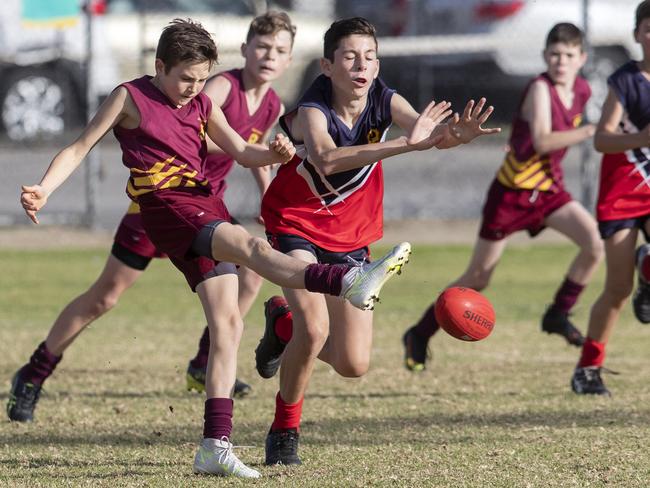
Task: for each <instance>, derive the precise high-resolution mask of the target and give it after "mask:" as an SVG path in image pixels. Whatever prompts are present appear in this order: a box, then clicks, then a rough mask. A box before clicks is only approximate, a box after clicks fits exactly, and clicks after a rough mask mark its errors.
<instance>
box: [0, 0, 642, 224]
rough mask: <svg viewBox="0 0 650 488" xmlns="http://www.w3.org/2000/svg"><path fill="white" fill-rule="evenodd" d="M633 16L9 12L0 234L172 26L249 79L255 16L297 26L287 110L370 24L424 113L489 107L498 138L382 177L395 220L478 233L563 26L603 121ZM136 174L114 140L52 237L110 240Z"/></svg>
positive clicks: (455, 3)
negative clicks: (348, 27)
mask: <svg viewBox="0 0 650 488" xmlns="http://www.w3.org/2000/svg"><path fill="white" fill-rule="evenodd" d="M637 3H638V1H637V0H615V1H614V0H350V1H347V0H275V1H268V2H267V1H264V0H87V1H83V0H82V1H80V0H56V1H52V0H3V8H2V9H1V10H0V168H2V175H3V181H2V182H1V183H0V188H1V191H0V225H3V226H13V225H17V224H28V220H27V219H26V217H25V216H24V214H23V212H22V209H21V208H20V206H19V203H18V196H19V192H20V184H31V183H35V182H38V180H39V179H40V177H41V175H42V174H43V171H44V170H45V168H46V167H47V165H48V164H49V162H50V160H51V159H52V157H53V156H54V155H55V154H56V152H57V151H58V150H59V149H60V148H61V147H63V145H65V144H67V143H69V142H70V141H72V140H73V139H74V137H75V136H76V134H77V133H78V130H79V129H80V128H81V127H82V126H83V124H84V123H85V121H86V120H87V117H88V116H89V115H90V114H92V113H93V112H94V111H95V110H96V108H97V105H98V104H99V103H100V102H101V100H102V99H103V97H105V96H106V95H107V93H109V92H110V90H111V89H113V88H114V87H115V86H116V85H117V84H119V83H120V82H121V81H125V80H130V79H133V78H136V77H138V76H140V75H142V74H144V73H150V74H152V71H153V64H154V50H155V45H156V42H157V39H158V36H159V34H160V31H161V30H162V28H163V27H164V26H165V25H166V24H167V23H168V22H169V21H170V20H172V19H173V18H176V17H182V18H188V17H190V18H192V19H195V20H198V21H200V22H201V23H202V24H203V25H204V26H205V27H206V28H207V29H208V30H209V31H210V32H211V33H213V35H214V37H215V39H216V41H217V45H218V47H219V50H220V65H219V66H218V67H217V70H219V71H221V70H226V69H230V68H232V67H238V66H241V64H242V62H243V59H242V58H241V56H240V54H239V48H240V45H241V43H242V41H243V40H244V39H245V35H246V32H247V30H248V25H249V23H250V21H251V20H252V18H253V17H254V16H255V15H258V14H260V13H263V12H264V11H266V10H267V9H280V10H285V11H287V12H288V13H289V15H290V16H291V18H292V20H293V22H294V24H295V25H296V26H297V36H296V43H295V47H294V61H293V64H292V67H291V68H290V70H289V71H288V72H287V74H286V75H285V76H284V77H283V78H282V79H281V80H279V81H278V82H277V83H276V85H275V89H276V91H278V93H279V94H280V96H281V97H282V99H283V101H284V103H285V105H286V106H287V108H291V107H292V105H293V104H294V103H295V101H296V99H297V98H298V97H299V96H300V94H301V92H302V91H303V90H304V89H305V88H306V87H307V86H308V85H309V84H310V83H311V81H312V80H313V78H314V77H315V76H317V75H318V74H319V72H320V70H319V62H318V59H319V57H320V56H321V53H322V38H323V33H324V32H325V30H326V29H327V28H328V27H329V25H330V24H331V22H332V21H333V20H334V19H336V18H342V17H350V16H363V17H366V18H368V19H369V20H370V21H372V22H373V23H374V24H375V25H376V27H377V31H378V34H379V36H380V38H379V56H380V59H381V76H382V77H383V78H384V80H385V81H386V82H387V83H388V85H389V86H391V87H393V88H395V89H396V90H397V91H398V92H399V93H401V94H402V95H404V96H405V97H406V98H407V99H408V100H409V101H410V102H411V103H412V104H413V105H414V106H415V107H416V109H420V108H422V107H423V106H424V105H425V104H426V103H428V102H429V101H430V100H431V99H436V100H443V99H445V100H450V101H451V102H452V104H453V105H454V107H455V108H456V109H457V110H461V109H462V107H463V106H464V104H465V103H466V101H467V100H468V99H470V98H478V97H481V96H485V97H487V98H488V100H489V103H490V104H492V105H494V106H495V113H494V116H493V120H492V121H491V125H499V126H501V127H502V128H503V129H504V133H503V134H502V135H501V136H496V137H490V138H483V139H480V140H477V141H475V142H474V143H472V144H470V145H468V146H466V147H463V148H459V149H456V150H453V151H429V152H426V153H412V154H409V155H405V156H401V157H396V158H391V159H390V160H388V161H386V163H385V171H386V199H385V212H386V218H387V219H388V220H391V219H393V220H397V219H422V220H431V219H436V220H440V219H442V220H464V219H477V218H478V217H479V216H480V209H481V205H482V202H483V197H484V193H485V190H486V189H487V187H488V185H489V184H490V182H491V179H492V177H493V175H494V173H495V171H496V169H497V168H498V166H499V164H500V163H501V160H502V158H503V153H504V148H505V146H506V143H507V136H508V131H509V123H510V120H511V118H512V115H513V113H514V111H515V110H516V108H517V104H518V102H519V99H520V95H521V92H522V90H523V87H524V85H525V83H526V82H527V81H528V80H529V79H530V78H531V77H533V76H535V75H536V74H537V73H539V72H541V71H543V70H544V64H543V60H542V56H541V51H542V49H543V47H544V40H545V37H546V34H547V32H548V30H549V29H550V28H551V27H552V25H553V24H555V23H557V22H560V21H569V22H573V23H575V24H577V25H579V26H580V27H582V28H583V29H585V31H586V32H587V38H588V41H589V45H588V52H589V56H590V58H589V59H590V60H589V63H588V65H587V66H586V68H585V70H584V75H585V76H586V77H587V78H588V79H589V80H590V83H591V85H592V90H593V94H594V95H593V99H592V102H591V104H590V106H589V109H588V112H587V116H588V119H590V120H591V121H597V119H598V114H599V111H600V105H601V104H602V101H603V99H604V96H605V94H606V91H607V85H606V79H607V76H608V75H609V74H611V73H612V72H613V71H614V69H615V68H616V67H618V66H619V65H621V64H622V63H623V62H625V61H626V60H628V59H630V58H638V57H639V56H640V51H639V49H638V46H637V45H636V44H635V42H634V38H633V35H632V30H633V28H634V10H635V8H636V5H637ZM598 161H599V158H598V155H597V154H595V153H594V152H593V150H592V149H591V147H590V144H585V145H584V146H582V147H580V148H574V149H573V150H572V151H570V154H569V156H568V158H567V160H566V164H565V170H566V173H567V183H568V187H569V189H570V190H571V191H572V192H573V193H574V196H575V197H576V198H578V199H580V200H582V201H583V203H585V204H586V205H587V207H588V208H590V209H591V208H592V206H593V202H594V198H595V192H596V190H595V188H596V184H597V177H598V175H597V171H598V169H597V168H598ZM127 177H128V173H127V171H126V169H125V168H124V167H123V166H122V164H121V161H120V152H119V149H118V147H117V143H116V141H115V140H114V138H113V136H112V135H110V134H109V135H108V136H107V137H105V140H104V141H103V142H102V143H101V144H100V145H98V147H96V148H95V149H94V150H93V152H92V153H91V155H90V156H89V158H88V161H87V163H86V164H85V165H84V167H82V168H80V169H79V170H78V171H77V172H76V173H75V174H74V175H73V177H72V178H71V179H70V180H69V181H68V182H67V183H66V184H65V185H64V186H63V187H62V188H61V189H60V190H59V191H58V192H57V193H55V194H54V196H53V197H52V198H51V199H50V201H49V203H48V207H47V208H46V209H45V211H44V212H43V214H42V217H41V221H42V222H43V223H45V224H63V225H72V226H87V227H90V228H94V229H106V230H110V229H113V228H114V227H115V225H116V224H117V222H118V221H119V218H120V217H121V216H122V214H123V213H124V211H125V209H126V207H127V205H128V202H127V197H126V195H125V193H124V186H125V182H126V179H127ZM226 198H227V203H228V205H229V208H230V209H231V212H232V213H233V215H235V216H237V217H238V218H242V219H253V218H254V217H255V216H256V215H257V212H258V210H259V197H258V195H257V190H256V187H255V184H254V181H253V179H252V177H250V175H249V174H247V172H246V171H245V170H242V169H240V168H237V169H236V171H235V172H234V173H233V175H232V177H231V178H230V180H229V190H228V192H227V195H226Z"/></svg>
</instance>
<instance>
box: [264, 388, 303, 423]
mask: <svg viewBox="0 0 650 488" xmlns="http://www.w3.org/2000/svg"><path fill="white" fill-rule="evenodd" d="M303 400H304V397H303V398H301V399H300V401H299V402H298V403H285V402H284V400H283V399H282V397H281V396H280V392H278V394H277V395H276V396H275V419H274V420H273V424H272V425H271V430H272V431H274V432H275V431H277V430H286V429H296V430H300V416H301V415H302V402H303Z"/></svg>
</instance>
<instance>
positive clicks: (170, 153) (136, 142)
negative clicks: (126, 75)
mask: <svg viewBox="0 0 650 488" xmlns="http://www.w3.org/2000/svg"><path fill="white" fill-rule="evenodd" d="M122 86H124V87H126V89H127V90H128V91H129V95H131V98H132V99H133V103H135V105H136V107H137V108H138V111H139V112H140V125H139V127H137V128H135V129H125V128H123V127H120V126H115V128H114V129H113V133H114V134H115V137H116V138H117V140H118V142H119V143H120V147H121V148H122V162H123V163H124V165H125V166H126V167H127V168H129V170H130V171H131V176H130V177H129V181H128V183H127V187H126V192H127V194H128V195H129V197H130V198H131V199H133V200H137V197H138V196H139V195H142V194H144V193H148V192H151V191H156V190H163V189H165V188H183V187H186V188H187V187H206V191H209V183H208V179H207V178H206V176H205V174H204V172H203V166H204V161H205V157H206V155H207V146H206V142H205V127H206V125H207V121H208V119H209V117H210V112H211V110H212V102H211V101H210V98H209V97H208V96H207V95H205V94H204V93H199V94H198V95H197V96H196V97H194V98H193V99H192V100H191V101H190V102H189V103H188V104H187V105H185V106H183V107H181V108H177V107H175V106H174V105H173V104H172V103H171V101H170V100H169V99H168V98H167V97H166V96H165V95H164V93H162V92H161V91H160V90H159V89H158V88H156V87H155V86H154V85H153V84H152V83H151V76H143V77H142V78H138V79H136V80H132V81H129V82H127V83H124V84H122Z"/></svg>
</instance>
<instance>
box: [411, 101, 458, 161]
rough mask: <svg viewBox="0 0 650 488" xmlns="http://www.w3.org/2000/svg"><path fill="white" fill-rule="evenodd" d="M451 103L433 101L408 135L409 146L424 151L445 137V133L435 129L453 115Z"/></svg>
mask: <svg viewBox="0 0 650 488" xmlns="http://www.w3.org/2000/svg"><path fill="white" fill-rule="evenodd" d="M449 107H451V103H449V102H444V101H443V102H440V103H436V102H435V101H432V102H431V103H430V104H429V105H427V106H426V108H425V109H424V110H423V111H422V113H421V114H420V116H419V117H418V119H417V120H416V121H415V125H414V126H413V129H412V130H411V133H410V134H409V135H408V137H407V139H406V142H407V144H408V145H409V146H413V147H414V148H415V149H416V150H417V151H424V150H426V149H431V148H432V147H433V146H435V145H436V144H439V143H440V142H442V140H443V139H444V135H442V134H439V133H438V132H437V131H434V129H435V128H436V127H438V125H439V124H440V123H442V122H443V121H444V120H445V119H446V118H447V117H449V116H450V115H451V110H450V108H449Z"/></svg>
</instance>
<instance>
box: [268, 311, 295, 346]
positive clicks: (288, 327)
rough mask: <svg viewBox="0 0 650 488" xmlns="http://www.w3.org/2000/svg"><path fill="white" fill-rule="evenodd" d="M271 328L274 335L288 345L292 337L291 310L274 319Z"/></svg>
mask: <svg viewBox="0 0 650 488" xmlns="http://www.w3.org/2000/svg"><path fill="white" fill-rule="evenodd" d="M273 327H274V328H275V335H276V336H278V338H279V339H280V340H281V341H282V342H284V343H285V344H286V343H288V342H289V341H290V340H291V336H292V335H293V315H292V314H291V310H289V311H288V312H287V313H285V314H284V315H281V316H280V317H278V318H277V319H275V324H273Z"/></svg>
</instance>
